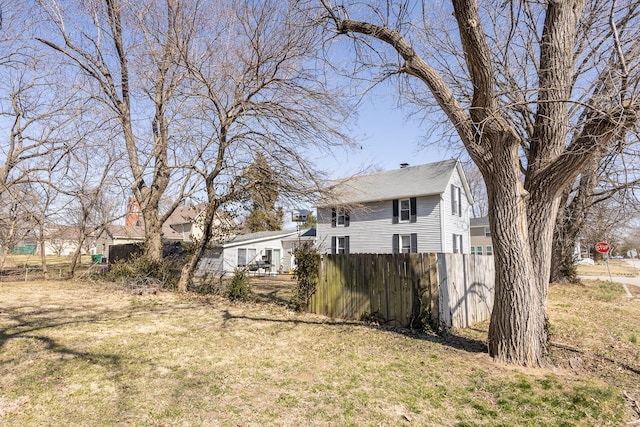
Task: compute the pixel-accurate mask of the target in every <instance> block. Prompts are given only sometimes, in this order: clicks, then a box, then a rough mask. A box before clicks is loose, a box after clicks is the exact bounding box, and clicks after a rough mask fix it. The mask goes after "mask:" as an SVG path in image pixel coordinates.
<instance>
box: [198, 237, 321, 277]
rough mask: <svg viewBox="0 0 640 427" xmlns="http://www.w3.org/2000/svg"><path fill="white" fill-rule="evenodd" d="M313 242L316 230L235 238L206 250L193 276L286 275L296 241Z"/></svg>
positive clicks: (291, 262)
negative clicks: (240, 271)
mask: <svg viewBox="0 0 640 427" xmlns="http://www.w3.org/2000/svg"><path fill="white" fill-rule="evenodd" d="M303 240H304V241H308V240H312V241H313V240H315V230H314V229H309V230H301V231H300V232H298V231H296V230H280V231H260V232H257V233H250V234H242V235H238V236H235V237H234V238H233V239H232V240H231V241H229V242H227V243H224V244H223V245H222V246H219V247H217V248H213V249H209V250H207V252H206V253H205V255H204V256H203V258H202V260H201V261H200V263H199V264H198V269H197V272H196V275H204V274H205V273H208V274H216V275H222V274H231V273H233V272H234V271H235V270H236V269H239V268H247V269H248V270H249V271H259V272H262V273H270V274H271V273H288V272H289V271H290V270H291V269H292V267H293V258H292V254H293V249H294V247H295V245H296V244H297V242H302V241H303Z"/></svg>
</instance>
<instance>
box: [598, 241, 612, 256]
mask: <svg viewBox="0 0 640 427" xmlns="http://www.w3.org/2000/svg"><path fill="white" fill-rule="evenodd" d="M609 249H610V248H609V244H608V243H607V242H598V243H596V251H598V252H600V253H601V254H606V253H607V252H609Z"/></svg>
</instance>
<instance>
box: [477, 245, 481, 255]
mask: <svg viewBox="0 0 640 427" xmlns="http://www.w3.org/2000/svg"><path fill="white" fill-rule="evenodd" d="M476 255H482V246H478V247H476Z"/></svg>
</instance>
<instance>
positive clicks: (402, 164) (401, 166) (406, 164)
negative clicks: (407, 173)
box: [400, 163, 409, 169]
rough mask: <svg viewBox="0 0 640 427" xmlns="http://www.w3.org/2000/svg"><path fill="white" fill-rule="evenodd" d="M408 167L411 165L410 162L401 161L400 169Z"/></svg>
mask: <svg viewBox="0 0 640 427" xmlns="http://www.w3.org/2000/svg"><path fill="white" fill-rule="evenodd" d="M406 167H409V163H400V169H404V168H406Z"/></svg>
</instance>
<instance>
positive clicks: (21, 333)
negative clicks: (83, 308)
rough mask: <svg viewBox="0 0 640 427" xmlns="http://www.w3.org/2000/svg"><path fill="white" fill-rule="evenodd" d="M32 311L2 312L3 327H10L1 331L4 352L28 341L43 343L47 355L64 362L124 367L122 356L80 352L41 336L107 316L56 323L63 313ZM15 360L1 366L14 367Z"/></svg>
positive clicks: (13, 309)
mask: <svg viewBox="0 0 640 427" xmlns="http://www.w3.org/2000/svg"><path fill="white" fill-rule="evenodd" d="M30 309H31V307H13V308H11V309H7V308H2V309H1V310H0V314H1V315H2V318H3V323H6V324H9V325H10V326H4V327H0V350H2V349H3V348H4V347H5V346H6V344H7V343H8V342H9V341H11V340H17V339H27V340H33V341H36V342H39V343H40V344H42V345H43V346H44V349H45V350H46V351H49V352H52V353H55V354H58V355H60V357H61V358H65V357H68V358H71V357H73V358H80V359H83V360H86V361H89V362H91V363H98V364H103V365H118V364H120V363H121V358H120V356H117V355H113V354H100V353H91V352H86V351H80V350H77V349H73V348H71V347H68V346H65V345H63V344H62V343H61V342H60V341H58V340H56V339H54V338H51V337H50V336H47V335H44V334H39V332H43V331H46V330H47V329H55V328H59V327H65V326H70V325H81V324H90V323H95V322H98V321H99V320H100V318H101V317H100V316H101V315H104V314H105V313H97V314H94V315H91V316H87V317H82V318H78V319H73V320H65V319H61V320H56V319H52V317H54V316H59V315H60V310H57V309H56V310H54V309H40V310H30ZM12 362H13V361H12V360H2V359H0V365H4V364H8V363H12Z"/></svg>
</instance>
